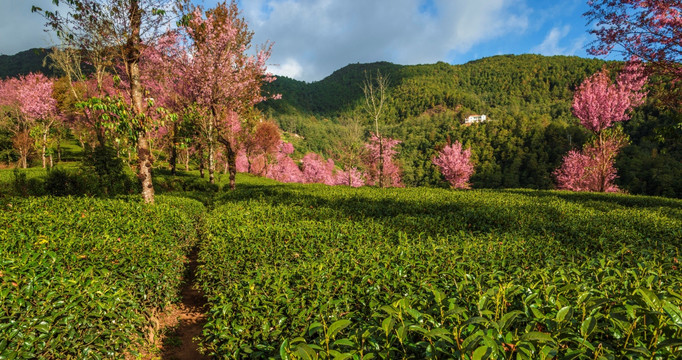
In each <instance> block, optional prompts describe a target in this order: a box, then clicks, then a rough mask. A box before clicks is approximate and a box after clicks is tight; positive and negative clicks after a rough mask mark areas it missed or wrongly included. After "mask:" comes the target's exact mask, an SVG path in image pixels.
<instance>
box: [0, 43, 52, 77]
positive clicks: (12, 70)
mask: <svg viewBox="0 0 682 360" xmlns="http://www.w3.org/2000/svg"><path fill="white" fill-rule="evenodd" d="M48 53H49V50H48V49H29V50H24V51H21V52H18V53H16V54H14V55H0V79H4V78H8V77H16V76H18V75H26V74H28V73H31V72H41V73H43V74H45V75H47V76H52V75H54V74H53V71H52V69H51V68H50V64H49V62H48V63H45V66H43V62H44V60H45V58H46V57H47V54H48Z"/></svg>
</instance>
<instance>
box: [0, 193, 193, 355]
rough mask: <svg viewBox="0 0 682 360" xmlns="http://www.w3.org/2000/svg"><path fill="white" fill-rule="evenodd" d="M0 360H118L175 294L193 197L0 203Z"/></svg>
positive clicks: (188, 237) (190, 230) (188, 241)
mask: <svg viewBox="0 0 682 360" xmlns="http://www.w3.org/2000/svg"><path fill="white" fill-rule="evenodd" d="M0 207H2V211H1V212H0V252H1V253H2V254H3V256H2V260H0V303H2V304H3V305H2V307H1V308H0V357H2V358H6V359H14V358H123V357H124V355H125V352H126V351H127V350H132V349H134V347H132V348H131V346H132V345H133V344H135V343H137V342H139V341H141V340H142V339H143V338H144V335H145V334H144V331H145V329H146V328H147V326H148V324H149V321H150V316H151V315H152V310H154V309H156V308H163V307H165V306H166V305H168V304H169V303H170V302H171V301H173V300H175V299H176V296H177V292H178V289H179V284H180V280H181V275H182V269H183V267H184V261H185V260H184V255H185V254H186V253H187V251H188V249H189V247H191V246H192V245H193V244H194V243H195V242H196V241H197V229H196V223H195V221H196V219H197V217H198V216H199V215H200V214H201V213H202V212H203V211H204V209H203V206H202V205H201V204H200V203H198V202H196V201H193V200H186V199H181V198H168V197H161V198H160V199H159V201H158V204H157V205H156V206H154V207H150V206H144V205H143V204H141V202H140V201H139V200H138V199H137V198H127V199H120V200H97V199H89V198H71V197H68V198H53V197H45V198H26V199H19V198H8V199H5V200H2V201H0Z"/></svg>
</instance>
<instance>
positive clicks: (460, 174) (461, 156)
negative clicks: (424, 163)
mask: <svg viewBox="0 0 682 360" xmlns="http://www.w3.org/2000/svg"><path fill="white" fill-rule="evenodd" d="M432 161H433V164H434V165H436V166H438V168H439V169H440V172H441V173H442V174H443V177H445V180H447V181H448V182H449V183H450V185H452V187H453V188H455V189H469V188H470V187H471V184H469V178H470V177H471V175H472V174H473V173H474V166H473V164H472V163H471V149H469V148H467V149H466V150H464V149H462V143H460V142H459V141H455V142H454V143H453V144H451V145H447V146H446V147H445V148H443V150H442V151H441V152H439V153H438V156H436V157H435V158H434V159H433V160H432Z"/></svg>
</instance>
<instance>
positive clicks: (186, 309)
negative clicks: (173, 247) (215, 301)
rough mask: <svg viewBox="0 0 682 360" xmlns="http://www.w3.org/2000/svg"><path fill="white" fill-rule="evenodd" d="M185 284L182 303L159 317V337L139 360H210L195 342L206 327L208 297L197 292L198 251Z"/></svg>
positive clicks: (192, 253) (157, 326)
mask: <svg viewBox="0 0 682 360" xmlns="http://www.w3.org/2000/svg"><path fill="white" fill-rule="evenodd" d="M187 260H188V262H187V268H186V272H185V282H184V284H183V285H182V288H181V297H182V299H181V302H180V303H178V304H173V305H171V306H169V307H168V308H167V309H166V310H165V311H164V312H163V313H161V314H159V315H158V316H156V320H155V324H154V326H153V327H154V328H155V329H157V330H156V331H153V333H156V334H157V336H156V337H153V336H152V337H151V338H150V339H148V343H149V344H150V345H149V348H148V349H145V350H143V351H142V354H141V355H140V356H137V357H135V359H142V360H159V359H161V360H203V359H210V357H208V356H206V355H202V354H201V353H200V352H199V349H198V344H197V342H196V341H195V340H194V338H196V337H200V336H201V332H202V329H203V327H204V324H205V323H206V314H205V312H206V297H205V296H204V294H203V293H202V292H201V291H200V290H197V289H196V288H195V287H196V281H195V278H196V268H197V250H196V249H195V250H194V251H192V252H191V253H190V254H189V256H188V259H187Z"/></svg>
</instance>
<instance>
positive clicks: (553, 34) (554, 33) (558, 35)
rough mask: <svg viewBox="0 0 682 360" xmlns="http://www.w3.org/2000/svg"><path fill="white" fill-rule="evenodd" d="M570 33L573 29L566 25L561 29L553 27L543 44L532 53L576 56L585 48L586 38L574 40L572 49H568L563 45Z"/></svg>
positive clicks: (571, 45) (532, 50)
mask: <svg viewBox="0 0 682 360" xmlns="http://www.w3.org/2000/svg"><path fill="white" fill-rule="evenodd" d="M570 32H571V27H570V26H569V25H565V26H563V27H561V28H559V27H553V28H552V29H551V30H550V31H549V33H547V36H546V37H545V39H544V40H543V41H542V43H541V44H540V45H538V46H535V47H534V48H533V49H531V52H533V53H536V54H541V55H547V56H551V55H573V54H575V53H576V52H578V50H580V49H582V47H583V46H584V44H585V40H586V37H585V36H582V37H579V38H577V39H574V40H573V41H572V42H571V44H570V47H568V48H567V47H565V46H562V45H561V43H562V42H563V40H564V39H565V38H566V36H568V34H569V33H570Z"/></svg>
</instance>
